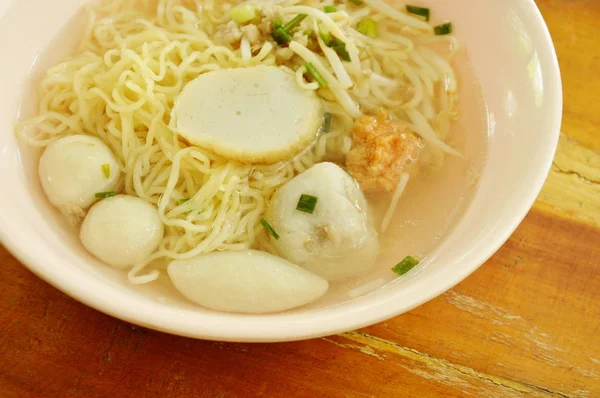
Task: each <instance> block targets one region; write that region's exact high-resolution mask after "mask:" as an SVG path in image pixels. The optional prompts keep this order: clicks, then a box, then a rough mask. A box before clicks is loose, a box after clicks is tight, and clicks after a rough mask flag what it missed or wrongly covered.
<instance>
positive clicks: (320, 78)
mask: <svg viewBox="0 0 600 398" xmlns="http://www.w3.org/2000/svg"><path fill="white" fill-rule="evenodd" d="M304 67H305V68H306V71H307V72H308V74H309V75H310V76H311V77H312V78H313V79H314V80H315V81H316V82H317V83H319V87H326V86H327V80H325V79H324V78H323V76H321V74H320V73H319V71H318V70H317V68H315V66H314V65H313V64H312V63H310V62H307V63H305V64H304Z"/></svg>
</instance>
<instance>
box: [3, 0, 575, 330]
mask: <svg viewBox="0 0 600 398" xmlns="http://www.w3.org/2000/svg"><path fill="white" fill-rule="evenodd" d="M523 6H524V7H529V8H531V12H532V13H533V16H534V20H532V21H530V22H531V23H532V25H531V26H532V29H533V30H535V31H536V32H539V34H540V41H541V43H542V46H541V47H542V48H539V51H541V52H544V53H546V54H547V55H548V56H549V58H548V59H549V62H548V64H547V65H546V66H547V72H548V77H547V79H548V81H550V82H552V83H553V89H554V93H553V94H554V95H552V96H550V99H549V104H548V105H546V107H547V108H548V109H549V110H550V112H548V114H549V118H550V119H551V121H550V123H549V124H550V126H551V127H552V128H551V131H549V132H548V133H547V137H546V138H547V140H548V141H547V142H548V150H547V151H546V152H545V153H544V154H543V157H544V158H543V162H540V164H539V168H538V169H537V173H536V175H535V178H534V179H532V180H531V181H530V185H529V189H528V191H527V192H526V195H523V196H522V199H521V203H522V206H520V207H519V209H518V210H517V211H515V212H514V213H513V215H512V216H511V217H510V219H508V220H505V221H504V223H503V224H504V225H503V228H502V229H503V231H502V234H501V235H500V236H499V237H498V238H497V239H496V240H495V242H493V243H491V244H489V245H487V246H486V248H485V250H481V252H480V253H478V255H477V256H476V258H474V259H472V260H471V261H470V262H469V263H468V264H466V265H465V267H462V268H461V269H460V270H458V271H457V272H455V273H453V274H451V276H450V277H449V278H448V279H446V280H444V281H443V282H442V283H437V284H436V285H435V286H433V287H431V286H430V289H427V290H426V291H424V292H422V293H420V294H419V295H418V297H417V300H415V301H414V302H413V303H411V304H410V305H408V306H407V305H403V306H398V305H396V306H394V305H387V304H393V303H392V302H391V301H392V299H393V295H388V296H392V297H386V298H385V299H382V300H380V301H379V302H378V304H377V305H375V306H370V307H369V308H358V309H356V310H350V311H345V312H343V313H342V312H341V311H340V313H338V314H336V315H335V318H333V319H332V318H331V317H330V318H328V319H329V321H328V322H326V323H325V322H324V323H322V324H321V325H319V326H318V327H315V326H314V325H307V323H311V322H312V323H316V322H315V321H314V318H313V317H310V318H309V317H305V319H304V321H302V322H300V321H293V322H290V323H289V324H290V325H291V326H293V325H296V326H298V328H297V329H295V330H292V331H290V330H289V329H288V328H286V329H278V328H268V326H269V325H268V324H261V325H260V328H251V329H244V328H240V327H238V328H229V329H228V330H223V329H224V328H219V326H218V325H217V326H216V327H215V326H212V327H211V326H207V327H202V328H200V329H199V328H189V327H185V326H184V325H182V324H181V323H173V324H170V323H167V322H164V321H162V320H161V319H160V318H158V317H155V316H152V314H149V313H147V312H143V311H137V310H136V309H135V308H130V307H131V306H122V305H121V304H120V303H118V302H115V300H111V299H110V298H107V297H103V296H102V295H99V294H91V293H90V292H89V291H88V290H86V288H85V286H83V285H81V284H78V281H77V280H72V278H66V277H64V276H63V277H61V276H60V275H58V274H56V273H52V272H51V270H49V269H48V267H47V265H45V264H44V262H43V261H42V259H41V258H40V257H41V256H39V255H36V254H35V252H34V251H31V250H28V248H27V247H26V245H23V244H22V241H21V240H20V239H17V238H16V237H15V236H14V235H13V234H10V233H9V231H10V225H8V224H6V223H5V222H4V220H3V218H2V217H0V242H1V243H2V244H3V245H4V246H5V247H6V248H7V249H8V250H9V251H10V252H11V253H12V254H13V255H14V256H15V257H16V258H17V259H18V260H19V261H20V262H21V263H22V264H23V265H25V266H26V267H27V268H28V269H29V270H30V271H32V272H33V273H34V274H35V275H36V276H38V277H40V278H41V279H43V280H44V281H46V282H47V283H49V284H50V285H52V286H53V287H55V288H56V289H58V290H60V291H62V292H63V293H65V294H66V295H68V296H70V297H72V298H74V299H75V300H77V301H79V302H81V303H83V304H85V305H87V306H89V307H92V308H94V309H96V310H98V311H100V312H102V313H105V314H108V315H111V316H113V317H115V318H118V319H120V320H123V321H126V322H130V323H134V324H137V325H140V326H144V327H147V328H150V329H154V330H158V331H162V332H167V333H171V334H175V335H180V336H186V337H192V338H199V339H210V340H219V341H231V342H281V341H296V340H304V339H309V338H315V337H322V336H327V335H332V334H336V333H341V332H346V331H349V330H355V329H360V328H362V327H366V326H369V325H373V324H375V323H378V322H381V321H384V320H386V319H389V318H392V317H394V316H397V315H399V314H401V313H404V312H407V311H410V310H412V309H413V308H415V307H418V306H420V305H422V304H423V303H425V302H427V301H429V300H431V299H433V298H435V297H437V296H439V295H440V294H442V293H444V292H445V291H447V290H449V289H451V288H452V287H454V286H455V285H457V284H458V283H460V282H461V281H462V280H464V279H465V278H466V277H468V276H469V275H470V274H471V273H473V272H474V271H475V270H477V269H478V268H479V267H480V266H481V265H483V264H484V263H485V262H486V261H487V260H488V259H489V258H490V257H492V255H494V253H496V251H498V249H500V247H502V245H504V243H505V242H506V241H507V240H508V239H509V237H510V236H511V235H512V233H513V232H514V231H515V230H516V228H517V227H518V226H519V224H520V223H521V222H522V221H523V219H524V218H525V216H526V215H527V213H528V212H529V210H530V209H531V207H532V206H533V204H534V202H535V200H536V198H537V196H538V195H539V193H540V191H541V189H542V187H543V185H544V183H545V181H546V178H547V176H548V173H549V172H550V168H551V166H552V161H553V159H554V155H555V153H556V149H557V146H558V140H559V136H560V127H561V122H562V109H563V97H562V90H563V89H562V81H561V77H560V68H559V64H558V58H557V55H556V50H555V48H554V45H553V41H552V38H551V36H550V32H549V30H548V27H547V25H546V23H545V21H544V19H543V17H542V15H541V12H540V10H539V8H538V7H537V5H536V4H535V2H534V0H528V1H527V2H526V3H524V4H523ZM416 287H417V288H418V287H419V286H416ZM317 314H318V311H317ZM359 314H360V316H359ZM207 323H208V322H207ZM275 324H277V325H280V321H279V322H274V323H273V325H275ZM240 326H241V325H240Z"/></svg>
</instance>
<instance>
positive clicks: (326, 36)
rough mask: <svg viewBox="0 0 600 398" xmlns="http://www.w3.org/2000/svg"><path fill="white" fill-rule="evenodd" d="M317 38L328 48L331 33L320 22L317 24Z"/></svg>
mask: <svg viewBox="0 0 600 398" xmlns="http://www.w3.org/2000/svg"><path fill="white" fill-rule="evenodd" d="M319 36H320V37H321V39H322V40H323V41H324V42H325V45H326V46H328V45H329V42H330V41H331V32H330V31H329V28H328V27H327V25H325V24H324V23H321V22H319Z"/></svg>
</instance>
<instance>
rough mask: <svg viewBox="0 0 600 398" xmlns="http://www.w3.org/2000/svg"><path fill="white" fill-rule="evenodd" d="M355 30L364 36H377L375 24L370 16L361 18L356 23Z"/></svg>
mask: <svg viewBox="0 0 600 398" xmlns="http://www.w3.org/2000/svg"><path fill="white" fill-rule="evenodd" d="M356 30H358V31H359V32H360V33H362V34H363V35H365V36H369V37H372V38H376V37H377V24H376V23H375V21H373V19H372V18H363V19H361V20H360V21H358V23H357V24H356Z"/></svg>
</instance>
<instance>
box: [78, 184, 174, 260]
mask: <svg viewBox="0 0 600 398" xmlns="http://www.w3.org/2000/svg"><path fill="white" fill-rule="evenodd" d="M79 236H80V238H81V242H82V243H83V245H84V246H85V248H86V249H87V250H88V251H89V252H90V253H92V254H93V255H94V256H96V257H98V258H99V259H100V260H102V261H104V262H105V263H107V264H109V265H112V266H114V267H119V268H124V267H128V266H131V265H134V264H136V263H139V262H141V261H143V260H144V259H145V258H146V257H148V256H149V255H150V254H152V253H153V252H154V251H155V250H156V248H157V247H158V245H159V244H160V241H161V240H162V238H163V236H164V227H163V224H162V222H161V221H160V218H159V216H158V211H157V210H156V208H155V207H154V206H152V205H151V204H150V203H148V202H146V201H144V200H142V199H140V198H136V197H134V196H127V195H117V196H115V197H112V198H107V199H104V200H102V201H100V202H99V203H97V204H95V205H94V206H92V208H91V209H90V211H89V212H88V214H87V216H86V217H85V219H84V220H83V223H82V224H81V231H80V234H79Z"/></svg>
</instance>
